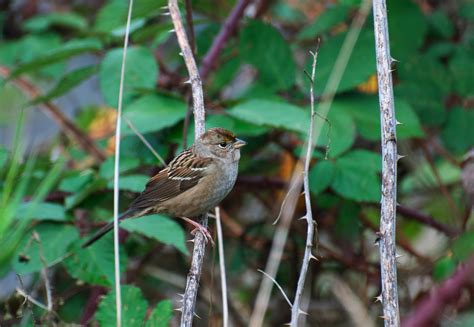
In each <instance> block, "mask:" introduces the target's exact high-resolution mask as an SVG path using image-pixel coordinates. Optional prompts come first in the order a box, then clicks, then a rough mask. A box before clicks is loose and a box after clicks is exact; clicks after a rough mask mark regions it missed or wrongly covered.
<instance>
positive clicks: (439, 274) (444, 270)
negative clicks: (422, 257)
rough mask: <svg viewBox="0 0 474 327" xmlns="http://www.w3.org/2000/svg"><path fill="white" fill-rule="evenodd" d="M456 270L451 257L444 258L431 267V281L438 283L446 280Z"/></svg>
mask: <svg viewBox="0 0 474 327" xmlns="http://www.w3.org/2000/svg"><path fill="white" fill-rule="evenodd" d="M455 270H456V261H455V260H454V259H453V258H452V257H444V258H441V259H439V260H438V261H436V263H435V264H434V267H433V279H434V280H435V281H436V282H440V281H443V280H445V279H446V278H448V277H449V276H451V275H452V274H453V272H454V271H455Z"/></svg>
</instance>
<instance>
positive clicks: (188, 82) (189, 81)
mask: <svg viewBox="0 0 474 327" xmlns="http://www.w3.org/2000/svg"><path fill="white" fill-rule="evenodd" d="M183 84H191V80H190V79H188V80H187V81H184V82H183Z"/></svg>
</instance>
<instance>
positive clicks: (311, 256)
mask: <svg viewBox="0 0 474 327" xmlns="http://www.w3.org/2000/svg"><path fill="white" fill-rule="evenodd" d="M311 259H313V260H314V261H319V259H318V258H317V257H316V256H315V255H313V254H312V253H311V255H310V256H309V260H311Z"/></svg>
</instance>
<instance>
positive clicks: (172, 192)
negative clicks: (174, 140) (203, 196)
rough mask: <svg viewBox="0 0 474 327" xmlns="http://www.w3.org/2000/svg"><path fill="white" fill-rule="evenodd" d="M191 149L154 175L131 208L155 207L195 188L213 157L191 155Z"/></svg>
mask: <svg viewBox="0 0 474 327" xmlns="http://www.w3.org/2000/svg"><path fill="white" fill-rule="evenodd" d="M190 151H191V149H188V150H186V151H184V152H182V153H181V154H180V155H179V156H177V157H176V158H175V159H174V160H173V161H172V162H171V163H170V165H169V167H167V168H165V169H163V170H161V171H160V172H159V173H158V174H156V175H155V176H153V177H152V178H151V179H150V181H149V182H148V183H147V185H146V187H145V190H144V191H143V192H142V193H141V194H140V195H139V196H138V197H137V198H136V199H135V201H133V203H132V204H131V206H130V209H133V210H144V209H147V208H151V207H155V206H157V205H158V204H159V203H160V202H163V201H166V200H168V199H171V198H173V197H176V196H178V195H179V194H181V193H184V192H185V191H187V190H189V189H191V188H193V187H194V186H196V185H197V183H198V182H199V181H200V180H201V178H203V177H204V176H205V175H206V173H207V169H208V168H209V164H210V163H211V162H212V159H209V158H197V157H195V156H190V153H189V152H190Z"/></svg>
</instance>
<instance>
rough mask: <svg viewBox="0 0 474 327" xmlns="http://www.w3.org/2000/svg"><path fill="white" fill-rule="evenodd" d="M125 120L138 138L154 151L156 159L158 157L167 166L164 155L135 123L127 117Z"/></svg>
mask: <svg viewBox="0 0 474 327" xmlns="http://www.w3.org/2000/svg"><path fill="white" fill-rule="evenodd" d="M125 122H126V123H127V125H128V126H129V127H130V128H131V129H132V131H133V132H134V133H135V134H136V135H137V136H138V138H139V139H140V140H141V141H142V142H143V144H145V146H146V147H147V148H148V150H150V151H151V153H153V155H154V156H155V157H156V159H158V161H159V162H160V163H161V164H162V165H163V166H165V167H167V166H168V165H167V164H166V162H165V160H164V159H163V157H162V156H160V155H159V154H158V152H156V151H155V149H153V147H152V146H151V144H150V143H149V142H148V141H147V140H146V138H145V136H143V134H142V133H140V132H139V131H138V129H137V128H136V127H135V125H133V124H132V122H131V121H130V119H128V118H125Z"/></svg>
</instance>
